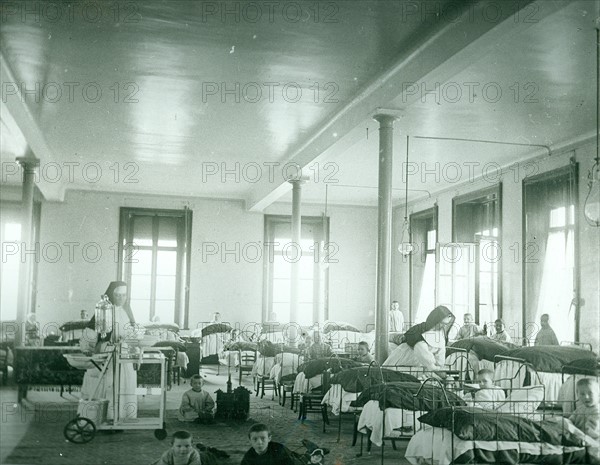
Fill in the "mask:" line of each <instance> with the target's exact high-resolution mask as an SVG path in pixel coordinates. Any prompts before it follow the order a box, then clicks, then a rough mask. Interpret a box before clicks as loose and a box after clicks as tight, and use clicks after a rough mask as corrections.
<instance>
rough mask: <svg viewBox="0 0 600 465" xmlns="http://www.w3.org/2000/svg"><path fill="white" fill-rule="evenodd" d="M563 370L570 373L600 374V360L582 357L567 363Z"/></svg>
mask: <svg viewBox="0 0 600 465" xmlns="http://www.w3.org/2000/svg"><path fill="white" fill-rule="evenodd" d="M563 371H564V372H565V373H567V374H570V375H586V376H600V361H598V360H593V359H589V358H580V359H577V360H574V361H572V362H571V363H569V364H568V365H565V366H564V367H563Z"/></svg>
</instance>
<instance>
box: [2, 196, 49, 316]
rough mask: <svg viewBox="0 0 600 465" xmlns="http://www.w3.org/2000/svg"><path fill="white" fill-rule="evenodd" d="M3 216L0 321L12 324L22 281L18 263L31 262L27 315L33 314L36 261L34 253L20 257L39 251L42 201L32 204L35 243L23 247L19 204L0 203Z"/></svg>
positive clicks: (21, 218) (15, 314)
mask: <svg viewBox="0 0 600 465" xmlns="http://www.w3.org/2000/svg"><path fill="white" fill-rule="evenodd" d="M0 207H1V209H2V215H0V243H1V246H2V261H1V263H0V320H1V321H11V320H15V319H16V318H17V305H18V293H19V282H20V278H21V271H22V270H21V261H22V260H31V261H32V262H33V266H32V267H31V268H30V269H31V272H32V279H31V281H30V282H31V284H32V289H30V291H31V300H30V302H31V308H30V309H28V311H27V312H26V313H29V312H34V311H35V306H36V302H35V296H36V294H37V293H36V292H35V290H36V288H37V285H36V277H37V265H38V261H39V260H38V259H36V257H35V256H34V255H33V254H31V253H30V254H23V252H24V249H26V250H27V251H30V252H32V251H34V250H39V247H40V246H39V243H40V236H39V231H40V217H41V202H39V201H37V200H36V201H34V203H33V224H32V228H33V240H34V244H27V245H26V244H23V240H24V237H23V231H22V222H23V214H22V211H23V209H22V208H21V204H20V202H1V205H0Z"/></svg>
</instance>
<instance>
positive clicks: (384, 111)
mask: <svg viewBox="0 0 600 465" xmlns="http://www.w3.org/2000/svg"><path fill="white" fill-rule="evenodd" d="M403 116H404V111H403V110H399V109H394V108H376V109H375V111H374V112H373V113H371V118H373V119H374V120H375V121H377V122H378V123H379V124H381V125H382V126H384V125H393V124H394V121H396V120H397V119H399V118H401V117H403Z"/></svg>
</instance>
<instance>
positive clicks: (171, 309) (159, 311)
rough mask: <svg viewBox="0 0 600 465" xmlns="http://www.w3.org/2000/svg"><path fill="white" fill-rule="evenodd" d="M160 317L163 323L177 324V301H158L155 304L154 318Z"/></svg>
mask: <svg viewBox="0 0 600 465" xmlns="http://www.w3.org/2000/svg"><path fill="white" fill-rule="evenodd" d="M156 317H158V318H159V320H158V321H160V322H161V323H174V322H175V301H174V300H157V301H156V303H155V304H154V318H156Z"/></svg>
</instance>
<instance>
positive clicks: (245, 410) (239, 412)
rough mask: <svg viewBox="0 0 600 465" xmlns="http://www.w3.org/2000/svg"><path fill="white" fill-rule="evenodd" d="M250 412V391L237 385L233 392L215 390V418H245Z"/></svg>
mask: <svg viewBox="0 0 600 465" xmlns="http://www.w3.org/2000/svg"><path fill="white" fill-rule="evenodd" d="M249 412H250V391H249V390H248V389H246V388H245V387H243V386H239V387H237V388H235V389H234V390H233V392H223V391H221V390H220V389H219V390H218V391H217V412H216V413H215V418H221V419H233V420H246V419H247V418H248V414H249Z"/></svg>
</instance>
